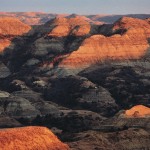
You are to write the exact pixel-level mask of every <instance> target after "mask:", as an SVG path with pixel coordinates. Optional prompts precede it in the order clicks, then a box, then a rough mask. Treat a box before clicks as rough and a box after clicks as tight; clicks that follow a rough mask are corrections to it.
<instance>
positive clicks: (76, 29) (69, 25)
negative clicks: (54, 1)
mask: <svg viewBox="0 0 150 150" xmlns="http://www.w3.org/2000/svg"><path fill="white" fill-rule="evenodd" d="M52 25H53V26H54V28H53V29H52V31H51V32H50V33H49V36H53V37H64V36H68V35H74V36H84V35H87V34H89V32H90V28H91V26H90V24H89V23H88V22H87V21H86V20H85V19H83V18H82V17H79V16H77V17H74V18H56V19H54V21H53V22H52Z"/></svg>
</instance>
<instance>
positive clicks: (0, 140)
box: [0, 127, 69, 150]
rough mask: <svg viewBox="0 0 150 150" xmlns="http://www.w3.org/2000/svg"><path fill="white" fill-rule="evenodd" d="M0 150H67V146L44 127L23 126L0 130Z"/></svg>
mask: <svg viewBox="0 0 150 150" xmlns="http://www.w3.org/2000/svg"><path fill="white" fill-rule="evenodd" d="M0 149H1V150H8V149H9V150H15V149H16V150H25V149H28V150H33V149H37V150H41V149H42V150H58V149H61V150H69V147H68V146H67V145H65V144H63V143H62V142H60V141H59V140H58V138H57V137H56V136H55V135H54V134H53V133H52V132H51V131H50V130H48V129H47V128H44V127H24V128H14V129H5V130H1V131H0Z"/></svg>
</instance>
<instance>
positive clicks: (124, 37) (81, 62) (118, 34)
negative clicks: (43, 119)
mask: <svg viewBox="0 0 150 150" xmlns="http://www.w3.org/2000/svg"><path fill="white" fill-rule="evenodd" d="M108 31H109V32H108ZM107 32H108V33H109V34H110V36H109V37H107V36H104V35H92V36H91V37H89V38H86V39H85V40H84V41H83V43H82V44H81V46H80V47H79V48H78V49H77V50H76V51H74V52H73V53H71V54H70V55H69V56H68V57H67V58H66V59H64V60H63V61H62V62H61V63H60V66H63V67H70V68H76V67H81V68H82V67H85V66H86V67H87V66H90V65H91V64H94V63H97V62H101V61H104V60H106V59H107V60H109V59H110V60H126V59H139V58H141V57H142V56H144V55H145V53H146V52H147V49H148V47H149V44H148V41H147V39H148V38H149V37H150V25H149V24H148V23H147V21H144V20H140V19H133V18H127V17H125V18H122V19H120V20H118V21H117V22H116V23H115V24H114V25H113V27H112V29H111V30H110V29H107ZM108 33H107V34H108Z"/></svg>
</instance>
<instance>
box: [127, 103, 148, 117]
mask: <svg viewBox="0 0 150 150" xmlns="http://www.w3.org/2000/svg"><path fill="white" fill-rule="evenodd" d="M125 115H126V116H127V117H146V116H147V117H148V116H150V108H148V107H146V106H143V105H137V106H134V107H132V108H131V109H129V110H126V112H125Z"/></svg>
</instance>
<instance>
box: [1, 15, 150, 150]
mask: <svg viewBox="0 0 150 150" xmlns="http://www.w3.org/2000/svg"><path fill="white" fill-rule="evenodd" d="M10 14H11V13H9V14H7V13H3V14H1V15H2V16H3V17H1V18H0V128H2V130H1V131H0V135H2V136H1V137H4V138H2V140H0V142H1V141H3V143H2V142H1V143H0V144H1V145H0V147H3V149H8V146H9V149H10V150H11V149H14V147H16V145H15V144H14V143H15V142H14V143H13V140H15V139H16V141H18V142H19V146H20V147H19V148H20V149H21V148H22V146H26V147H27V146H28V147H29V148H28V149H32V146H35V147H36V146H37V145H38V146H41V147H42V149H45V150H46V149H49V147H51V146H52V148H53V149H54V150H55V149H68V146H66V145H65V144H62V143H61V142H60V141H59V140H58V139H57V138H56V136H54V135H53V134H52V133H51V131H52V132H53V133H55V134H56V135H57V136H58V137H59V139H60V140H61V141H63V142H65V143H67V144H68V145H69V147H70V148H71V149H73V150H77V149H81V150H85V149H87V150H94V149H104V150H105V149H106V148H107V149H114V150H121V149H127V150H131V149H137V150H138V149H149V148H150V142H149V139H150V132H149V131H150V130H149V129H150V117H149V107H150V52H149V51H150V48H149V44H150V22H149V19H148V18H147V19H145V18H144V19H143V18H141V19H138V18H135V17H134V18H132V17H122V18H120V19H118V20H116V21H115V22H114V21H113V23H111V24H104V22H103V24H102V23H97V22H95V20H96V19H98V18H100V16H89V18H88V17H87V16H86V17H87V18H88V19H87V18H86V17H85V16H78V15H69V16H68V15H65V14H64V15H59V16H57V17H56V18H54V17H55V16H54V15H51V16H47V17H46V14H42V13H40V15H39V16H40V17H42V16H43V20H45V22H46V21H47V22H46V23H45V22H42V23H39V22H37V23H36V24H40V25H35V24H34V25H33V26H30V25H27V24H26V23H25V22H28V24H30V23H31V22H32V21H33V20H34V19H35V18H36V17H37V14H36V13H29V14H23V15H24V16H25V18H24V21H23V22H24V23H23V22H21V21H20V20H23V18H20V16H19V14H14V13H12V14H11V15H12V16H13V17H14V16H17V18H19V19H20V20H18V19H15V18H10ZM20 15H21V14H20ZM5 16H7V17H6V18H5ZM29 16H30V17H29ZM52 16H53V17H52ZM140 16H141V15H140ZM45 17H46V18H45ZM51 17H52V18H53V19H52V18H51ZM111 17H112V16H111ZM113 17H114V16H113ZM27 18H28V19H29V20H27ZM47 18H49V19H48V20H49V21H48V20H47ZM30 19H33V20H32V21H31V20H30ZM36 19H37V18H36ZM89 19H90V20H91V19H93V20H92V21H90V20H89ZM101 19H102V18H101ZM103 19H112V18H110V16H109V17H108V16H107V17H106V18H103ZM113 19H114V18H113ZM39 20H41V18H39ZM98 20H99V19H98ZM30 21H31V22H30ZM34 21H35V20H34ZM34 21H33V22H32V23H34ZM99 21H100V20H99ZM103 21H105V20H103ZM109 21H110V20H109ZM29 22H30V23H29ZM32 23H31V24H32ZM107 23H108V22H107ZM23 126H44V127H48V128H49V129H51V131H49V130H48V129H47V128H43V127H27V128H16V129H3V128H13V127H23ZM18 131H19V132H18ZM27 134H28V138H27V136H26V135H27ZM8 135H12V137H13V138H12V137H11V136H8ZM20 135H21V136H20ZM39 135H40V136H39ZM33 136H35V137H36V139H37V140H36V142H35V141H34V139H33ZM41 136H42V137H43V138H41ZM14 137H15V138H14ZM23 137H24V139H25V140H24V141H21V142H20V140H22V138H23ZM51 139H52V140H51ZM53 139H54V140H53ZM43 140H44V141H43ZM10 141H11V142H10ZM26 141H27V142H26ZM32 142H33V143H34V144H32ZM8 143H9V144H8ZM10 143H11V144H10ZM29 143H31V144H29ZM51 144H52V145H51ZM56 146H58V147H56ZM17 148H18V147H17ZM19 148H18V149H19ZM22 149H24V148H22Z"/></svg>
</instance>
